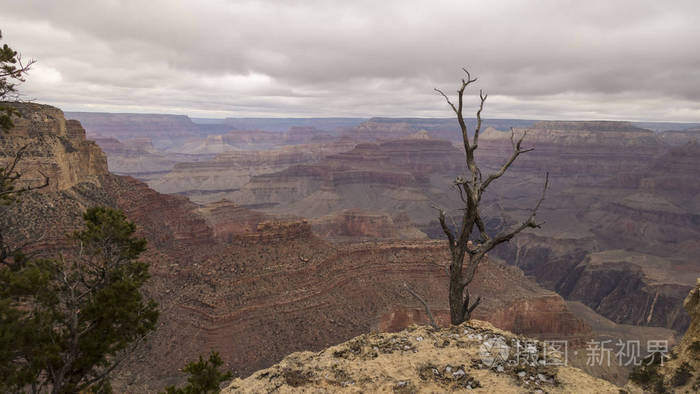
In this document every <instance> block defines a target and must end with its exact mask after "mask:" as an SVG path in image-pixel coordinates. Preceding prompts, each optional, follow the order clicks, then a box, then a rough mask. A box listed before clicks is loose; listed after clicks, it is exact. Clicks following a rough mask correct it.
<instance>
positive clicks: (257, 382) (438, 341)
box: [223, 320, 620, 394]
mask: <svg viewBox="0 0 700 394" xmlns="http://www.w3.org/2000/svg"><path fill="white" fill-rule="evenodd" d="M515 343H521V344H528V347H518V346H508V345H506V344H515ZM525 349H527V351H526V350H525ZM526 353H527V354H526ZM508 361H516V362H508ZM560 364H563V362H562V359H561V352H557V351H556V350H555V349H554V348H552V347H550V346H546V345H545V344H544V343H543V342H536V341H534V340H532V339H528V338H524V337H519V336H516V335H514V334H512V333H509V332H506V331H501V330H498V329H496V328H494V327H493V326H492V325H490V324H489V323H486V322H482V321H475V320H473V321H470V322H467V323H464V324H462V325H460V326H452V327H449V328H444V329H440V330H435V329H432V328H430V327H426V326H416V325H413V326H410V327H409V328H407V329H406V330H404V331H401V332H398V333H375V334H365V335H360V336H358V337H356V338H353V339H351V340H349V341H347V342H345V343H342V344H340V345H337V346H333V347H330V348H327V349H325V350H322V351H320V352H318V353H313V352H299V353H293V354H291V355H289V356H287V357H285V358H284V359H283V360H282V361H281V362H280V363H279V364H276V365H274V366H272V367H270V368H267V369H264V370H261V371H258V372H256V373H254V374H253V375H251V376H249V377H248V378H246V379H236V380H234V381H233V382H232V383H231V384H230V385H229V387H227V388H226V389H225V390H224V391H223V393H271V392H278V393H291V392H313V393H336V392H348V393H361V392H372V393H379V392H381V393H391V392H393V393H419V392H421V393H422V392H430V393H437V392H457V391H459V392H462V391H465V390H470V391H473V392H477V393H478V392H482V393H521V392H531V393H545V392H547V393H572V392H580V393H584V392H585V393H592V392H595V393H615V394H617V393H620V388H619V387H617V386H615V385H613V384H611V383H609V382H606V381H604V380H601V379H597V378H594V377H592V376H590V375H587V374H586V373H584V372H583V371H581V370H580V369H577V368H572V367H569V366H566V365H560Z"/></svg>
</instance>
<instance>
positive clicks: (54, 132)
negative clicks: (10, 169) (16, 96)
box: [0, 103, 107, 191]
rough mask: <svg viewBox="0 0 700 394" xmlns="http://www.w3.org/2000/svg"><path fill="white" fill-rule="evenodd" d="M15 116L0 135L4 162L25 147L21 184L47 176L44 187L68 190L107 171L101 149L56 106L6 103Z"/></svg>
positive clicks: (19, 168)
mask: <svg viewBox="0 0 700 394" xmlns="http://www.w3.org/2000/svg"><path fill="white" fill-rule="evenodd" d="M5 105H8V106H10V107H12V108H13V109H15V110H16V111H17V113H18V115H16V116H14V117H13V118H12V121H13V123H14V124H15V127H14V128H12V129H11V130H10V131H9V133H8V134H3V135H0V139H1V140H2V152H1V153H0V154H1V155H2V157H0V160H2V162H3V163H4V164H6V163H8V162H9V161H11V160H13V159H14V157H15V155H16V153H17V152H18V151H19V150H20V149H21V148H22V147H25V149H24V153H23V155H22V160H21V161H20V162H19V164H18V166H17V170H18V171H19V172H20V173H22V178H21V179H20V182H21V183H27V184H37V183H39V184H40V183H42V181H43V178H44V175H45V176H47V177H48V178H49V186H48V189H47V190H51V191H61V190H67V189H69V188H71V187H73V186H75V185H77V184H78V183H80V182H84V181H86V180H90V181H93V182H95V181H97V179H98V178H99V176H101V175H105V174H107V158H106V157H105V155H104V153H102V151H101V150H100V148H99V147H98V146H97V145H96V144H95V143H94V142H92V141H88V140H86V138H85V130H84V129H83V128H82V127H81V126H80V123H79V122H76V121H71V120H68V121H67V120H66V119H65V117H64V116H63V112H62V111H61V110H59V109H58V108H54V107H50V106H48V105H40V104H31V103H26V104H24V103H23V104H16V103H6V104H5Z"/></svg>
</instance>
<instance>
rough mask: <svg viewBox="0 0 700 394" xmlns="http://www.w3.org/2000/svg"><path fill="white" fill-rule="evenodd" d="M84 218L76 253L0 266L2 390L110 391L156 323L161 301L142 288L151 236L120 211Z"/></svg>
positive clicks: (94, 211) (91, 213)
mask: <svg viewBox="0 0 700 394" xmlns="http://www.w3.org/2000/svg"><path fill="white" fill-rule="evenodd" d="M83 218H84V220H85V227H86V228H85V229H84V230H82V231H76V232H75V233H74V234H73V236H72V238H73V239H74V240H75V241H76V253H75V254H73V255H70V256H60V257H59V258H58V259H55V260H41V261H28V260H26V259H24V258H19V259H13V262H12V264H8V265H7V267H6V268H5V269H0V288H1V289H2V291H1V292H0V297H1V298H0V353H2V356H0V390H3V391H8V392H16V391H32V392H51V393H75V392H80V391H84V390H94V391H101V392H104V391H108V388H109V385H108V376H109V374H110V372H111V371H112V370H114V368H116V367H117V366H118V365H119V363H120V362H121V360H122V359H123V357H124V351H125V350H127V349H128V348H129V347H130V346H131V345H132V344H133V343H134V342H135V341H137V340H139V339H140V338H143V337H144V336H145V335H146V334H147V333H148V332H150V331H152V330H153V329H154V328H155V324H156V321H157V319H158V311H157V307H156V304H155V303H154V302H153V301H148V300H145V299H144V297H143V296H142V294H141V292H140V289H141V287H142V286H143V284H144V283H145V281H146V280H147V279H148V265H147V264H145V263H143V262H140V261H138V260H137V259H138V257H139V255H140V254H141V253H142V252H143V251H144V250H145V247H146V242H145V240H143V239H140V238H136V237H134V232H135V226H134V224H133V223H131V222H129V221H128V220H126V217H125V216H124V214H123V213H122V212H121V211H118V210H114V209H110V208H104V207H97V208H91V209H89V210H88V211H87V212H86V213H85V214H84V215H83Z"/></svg>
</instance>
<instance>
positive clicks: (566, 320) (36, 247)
mask: <svg viewBox="0 0 700 394" xmlns="http://www.w3.org/2000/svg"><path fill="white" fill-rule="evenodd" d="M21 111H22V114H23V115H22V117H23V119H25V120H26V119H28V120H26V121H25V120H19V121H18V122H17V125H18V127H17V129H15V130H13V131H11V132H10V133H9V134H8V135H5V136H3V137H4V138H3V139H2V144H3V149H4V151H5V152H10V150H9V148H10V147H14V146H17V145H19V143H20V142H22V141H23V139H30V140H31V141H38V142H40V145H38V146H39V147H40V148H41V149H39V148H37V149H36V150H30V151H28V155H27V156H26V157H25V158H24V159H26V163H28V164H31V165H33V164H32V163H40V164H41V165H42V166H45V167H46V168H53V169H55V170H54V171H55V172H53V173H51V174H50V176H52V178H51V179H52V180H55V183H54V185H55V186H53V187H51V188H47V189H42V190H39V191H36V192H31V193H27V194H25V195H23V196H22V197H21V198H20V199H19V201H18V202H17V203H15V204H12V205H10V206H8V207H6V210H4V211H3V213H4V214H3V217H2V225H3V227H4V228H7V229H9V230H10V231H9V233H12V234H13V235H14V237H13V239H12V240H11V242H16V243H17V244H22V243H26V242H29V245H30V246H28V248H29V250H31V251H33V252H37V253H39V255H43V256H46V257H50V256H55V255H56V253H59V252H61V251H66V250H68V249H70V248H74V247H75V245H74V244H72V243H71V242H70V241H69V240H68V239H66V234H68V233H70V232H71V231H73V230H75V229H78V228H80V226H81V224H82V220H81V213H82V212H83V211H84V210H85V209H86V208H88V207H91V206H96V205H106V206H111V207H114V208H119V209H122V210H124V211H125V212H126V214H127V216H128V217H129V219H130V220H133V221H134V222H135V223H136V225H137V231H138V234H139V235H140V236H143V237H145V238H146V239H147V240H148V245H149V247H148V250H147V252H146V253H145V254H144V255H143V256H142V258H143V260H144V261H146V262H148V263H149V264H150V267H151V268H150V272H151V279H150V280H149V282H148V284H147V285H146V287H145V289H144V291H145V293H146V295H147V296H149V297H152V298H153V299H155V300H156V301H157V302H158V304H159V309H160V311H161V317H160V320H159V325H158V329H157V330H156V332H155V333H153V335H151V336H150V337H149V338H148V341H146V342H145V343H144V344H142V345H141V346H139V347H138V348H137V349H136V351H135V352H134V353H133V355H132V356H131V357H130V358H129V360H128V361H127V362H126V363H124V364H123V366H122V367H120V369H119V370H118V371H117V372H116V374H115V378H114V381H113V383H114V387H115V388H117V389H118V390H124V391H128V392H152V391H154V390H157V389H160V388H162V387H164V386H165V385H167V384H175V383H179V382H181V381H182V380H183V378H184V376H183V375H182V373H181V372H180V371H179V369H180V368H181V366H182V365H184V363H185V362H186V361H188V360H191V359H192V357H194V356H196V355H198V354H202V353H206V352H207V350H208V349H214V350H218V351H220V352H221V353H222V355H223V356H224V360H225V368H226V369H228V370H232V371H234V373H236V374H237V375H245V374H248V373H250V372H252V371H254V370H255V369H258V368H261V367H265V366H269V365H270V364H271V363H273V362H276V361H278V360H279V359H281V358H282V357H283V356H284V355H286V354H288V353H290V352H293V351H298V350H307V349H312V350H314V349H320V348H322V347H325V346H328V345H331V344H334V343H338V342H340V341H343V340H346V339H348V338H351V337H353V336H355V335H359V334H362V333H365V332H368V331H370V330H372V329H376V328H377V327H379V326H380V325H382V324H384V323H382V322H383V321H385V318H384V317H385V316H388V315H390V314H391V313H392V311H394V310H398V309H401V308H415V307H416V301H415V300H414V299H413V298H412V297H411V296H410V295H408V294H406V293H405V292H402V290H401V289H402V287H401V284H402V283H403V282H404V281H405V282H408V283H410V285H411V286H412V287H413V288H414V289H415V290H416V291H418V292H420V293H421V294H423V296H424V297H425V298H427V299H429V300H430V303H431V305H432V306H433V307H434V309H435V310H436V311H440V310H445V300H446V294H445V293H446V282H447V275H446V274H445V265H446V261H447V249H446V247H445V245H444V242H441V241H403V242H398V241H394V242H379V243H377V242H365V243H354V244H339V245H333V244H330V243H328V242H326V241H324V240H322V239H320V238H318V237H317V236H316V235H314V234H313V231H312V225H311V223H310V222H307V221H304V220H303V219H294V218H289V219H280V218H276V217H273V216H269V215H266V214H264V213H255V212H251V211H249V210H247V209H245V210H241V209H239V207H237V206H235V205H231V204H227V203H225V202H222V203H219V204H215V205H211V206H205V207H198V206H196V205H195V204H193V203H192V202H190V201H189V200H188V199H187V198H185V197H182V196H175V195H164V194H160V193H158V192H156V191H154V190H152V189H150V188H149V187H148V186H147V185H145V184H144V183H143V182H141V181H139V180H137V179H134V178H131V177H125V176H116V175H113V174H110V173H108V172H107V171H106V162H105V160H104V155H102V154H101V151H100V150H99V148H97V146H96V145H95V144H94V143H90V142H87V141H85V140H84V137H83V136H82V134H81V129H80V128H79V127H78V123H77V122H66V121H65V120H63V116H62V114H61V113H60V111H59V110H56V109H53V108H51V107H46V106H34V105H27V106H25V107H23V108H21ZM30 120H31V121H30ZM64 135H65V136H64ZM64 142H65V145H64ZM79 142H80V143H79ZM68 143H70V145H68ZM61 146H63V148H61ZM399 156H400V155H399ZM391 160H399V161H400V158H396V159H390V160H389V162H390V161H391ZM340 161H342V159H340ZM404 162H405V161H404ZM425 166H427V167H432V166H434V164H431V163H425V164H424V165H422V166H415V168H413V170H412V171H414V172H415V173H419V172H420V171H421V169H422V168H425ZM42 168H43V167H42ZM27 173H29V171H27ZM411 176H413V175H411ZM239 218H241V219H242V220H238V219H239ZM402 221H405V219H400V218H397V222H399V223H400V222H402ZM44 235H47V236H44ZM479 278H480V279H478V280H477V282H476V283H475V285H474V290H473V291H474V292H476V293H478V294H483V295H484V302H483V306H482V307H483V312H480V313H484V315H493V316H494V317H498V316H500V317H498V319H499V320H498V321H495V323H496V324H498V325H500V326H503V327H504V328H510V329H514V330H518V329H520V327H522V328H523V330H525V331H527V332H528V333H532V334H539V335H546V336H549V335H556V336H564V337H577V336H580V335H583V334H585V333H586V332H587V328H586V326H585V325H583V324H581V323H580V322H579V321H577V320H576V319H575V318H573V317H572V316H571V314H570V313H569V312H568V311H567V310H566V308H565V306H564V303H563V301H562V299H561V298H560V297H558V296H557V295H556V294H554V293H552V292H551V291H547V290H543V289H542V288H540V287H539V286H538V285H536V284H535V283H534V282H533V281H531V280H530V279H528V278H526V277H525V276H523V274H522V273H521V272H520V271H519V270H518V269H516V268H513V267H508V266H506V265H503V264H501V263H499V262H497V261H490V262H488V263H486V264H484V265H483V266H482V269H481V271H480V275H479ZM532 305H540V306H547V308H549V309H550V314H549V315H547V316H544V317H538V316H536V315H534V314H533V313H532V311H534V309H533V308H532V307H530V306H532ZM498 311H501V312H498ZM512 311H522V313H515V316H518V317H517V318H516V319H515V320H514V319H512V318H511V317H512V315H514V314H513V313H512ZM526 322H529V323H526ZM392 326H394V327H397V328H400V327H401V324H399V323H396V322H394V323H392Z"/></svg>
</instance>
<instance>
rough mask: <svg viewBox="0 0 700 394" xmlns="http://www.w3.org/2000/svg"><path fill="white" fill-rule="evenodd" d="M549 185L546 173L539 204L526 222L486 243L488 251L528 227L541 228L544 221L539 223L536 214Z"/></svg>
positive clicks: (485, 246)
mask: <svg viewBox="0 0 700 394" xmlns="http://www.w3.org/2000/svg"><path fill="white" fill-rule="evenodd" d="M548 187H549V173H546V175H545V181H544V186H543V187H542V196H541V197H540V199H539V201H537V205H535V207H534V208H532V211H531V213H530V216H529V217H528V218H527V219H526V220H525V221H524V222H522V223H521V224H520V225H519V226H518V227H516V228H515V229H513V230H511V231H510V232H507V233H505V234H501V235H499V236H497V237H496V238H494V239H492V240H491V241H489V242H487V243H485V244H484V248H485V249H486V251H489V250H491V249H493V248H494V247H496V246H497V245H498V244H501V243H503V242H507V241H510V240H511V238H513V237H514V236H516V235H517V234H518V233H520V232H521V231H523V230H525V229H526V228H540V227H542V224H544V223H537V222H536V221H535V216H536V215H537V210H538V209H540V205H542V201H544V197H545V194H546V193H547V188H548Z"/></svg>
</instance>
